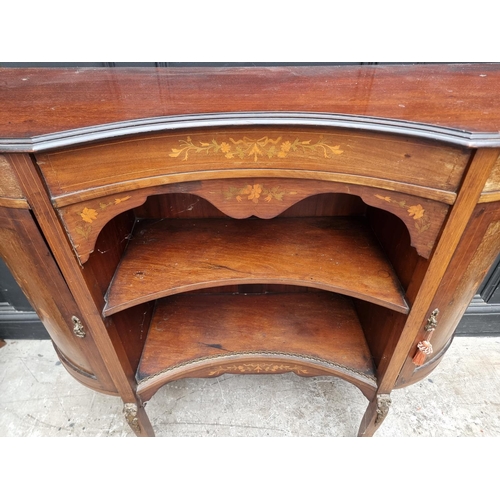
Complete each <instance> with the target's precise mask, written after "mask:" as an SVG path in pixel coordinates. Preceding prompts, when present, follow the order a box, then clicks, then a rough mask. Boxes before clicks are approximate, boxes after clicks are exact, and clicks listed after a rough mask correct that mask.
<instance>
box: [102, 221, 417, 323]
mask: <svg viewBox="0 0 500 500" xmlns="http://www.w3.org/2000/svg"><path fill="white" fill-rule="evenodd" d="M254 283H265V284H286V285H297V286H308V287H312V288H318V289H324V290H328V291H332V292H337V293H342V294H345V295H349V296H352V297H356V298H361V299H363V300H367V301H370V302H373V303H375V304H378V305H381V306H384V307H387V308H389V309H393V310H395V311H398V312H401V313H407V312H408V306H407V304H406V301H405V299H404V292H403V289H402V286H401V285H400V283H399V281H398V278H397V276H396V274H395V272H394V270H393V268H392V266H391V265H390V263H389V261H388V260H387V258H386V256H385V255H384V253H383V251H382V249H381V248H380V246H379V244H378V242H377V240H376V239H375V237H374V235H373V234H372V232H371V230H370V228H369V227H368V225H367V224H366V222H365V220H364V218H357V217H304V218H276V219H272V220H260V219H254V218H251V219H245V220H234V219H189V220H188V219H185V220H183V219H164V220H154V221H151V220H144V221H140V222H138V223H137V224H136V227H135V228H134V232H133V234H132V236H131V238H130V242H129V244H128V247H127V249H126V251H125V253H124V255H123V258H122V260H121V262H120V264H119V265H118V268H117V270H116V273H115V276H114V278H113V280H112V282H111V284H110V287H109V289H108V292H107V294H106V305H105V308H104V315H105V316H109V315H111V314H113V313H116V312H118V311H121V310H124V309H126V308H129V307H132V306H135V305H137V304H140V303H143V302H147V301H151V300H155V299H158V298H160V297H165V296H168V295H173V294H177V293H182V292H187V291H191V290H197V289H202V288H211V287H217V286H226V285H234V284H254Z"/></svg>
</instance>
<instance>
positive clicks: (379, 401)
mask: <svg viewBox="0 0 500 500" xmlns="http://www.w3.org/2000/svg"><path fill="white" fill-rule="evenodd" d="M390 406H391V396H390V395H389V394H377V395H376V396H375V398H374V399H372V401H370V404H369V405H368V408H367V409H366V411H365V414H364V415H363V420H361V425H360V426H359V431H358V437H371V436H373V434H375V432H376V430H377V429H378V428H379V427H380V425H381V424H382V422H383V421H384V419H385V417H386V416H387V414H388V413H389V408H390Z"/></svg>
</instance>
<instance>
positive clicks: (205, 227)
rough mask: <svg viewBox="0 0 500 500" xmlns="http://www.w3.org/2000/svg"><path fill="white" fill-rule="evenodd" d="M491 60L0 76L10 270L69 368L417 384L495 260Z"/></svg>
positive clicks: (498, 110)
mask: <svg viewBox="0 0 500 500" xmlns="http://www.w3.org/2000/svg"><path fill="white" fill-rule="evenodd" d="M499 131H500V65H498V64H470V65H428V66H427V65H418V66H412V65H408V66H405V65H403V66H386V67H384V66H375V67H374V66H369V67H367V66H357V67H346V66H341V67H331V66H330V67H321V66H315V67H269V68H266V67H260V68H154V69H152V68H142V69H140V68H115V69H108V68H102V69H88V68H87V69H76V68H66V69H0V257H1V258H2V259H3V260H4V261H5V262H6V264H7V266H8V267H9V269H10V270H11V271H12V273H13V275H14V277H15V278H16V280H17V281H18V283H19V284H20V286H21V288H22V289H23V291H24V292H25V294H26V295H27V297H28V298H29V300H30V302H31V303H32V305H33V307H34V309H35V310H36V312H37V314H38V315H39V317H40V318H41V320H42V321H43V323H44V325H45V327H46V329H47V331H48V332H49V333H50V335H51V338H52V341H53V344H54V347H55V349H56V351H57V354H58V356H59V358H60V360H61V362H62V363H63V365H64V366H65V367H66V369H67V371H68V372H69V373H70V374H71V375H72V376H73V377H75V378H76V379H77V380H78V381H80V382H81V383H82V384H84V385H86V386H87V387H89V388H91V389H94V390H96V391H100V392H102V393H106V394H110V395H115V396H118V397H120V398H121V399H122V400H123V404H124V415H125V418H126V419H127V421H128V423H129V424H130V426H131V428H132V429H133V431H134V432H135V433H136V434H137V435H138V436H152V435H154V432H153V428H152V426H151V423H150V421H149V418H148V416H147V414H146V412H145V409H144V404H145V402H147V401H148V400H149V399H150V398H151V397H153V396H154V394H155V392H156V391H157V390H158V389H159V388H160V387H161V386H163V385H164V384H167V383H168V382H171V381H173V380H176V379H180V378H184V377H217V376H219V375H221V374H224V373H232V374H259V373H266V374H273V373H285V372H294V373H295V374H297V375H300V376H305V377H310V376H335V377H340V378H342V379H344V380H346V381H348V382H350V383H352V384H354V385H355V386H356V387H357V388H359V390H360V391H361V392H362V393H363V394H364V395H365V396H366V398H367V401H368V402H367V409H366V412H365V415H364V417H363V419H362V421H361V424H360V427H359V435H360V436H371V435H373V433H374V432H375V431H376V430H377V428H378V427H379V426H380V425H381V423H382V421H383V420H384V418H385V416H386V415H387V413H388V411H389V408H390V405H391V398H390V395H391V392H392V390H393V389H397V388H400V387H403V386H407V385H410V384H413V383H415V382H417V381H419V380H421V379H422V378H423V377H425V376H427V375H428V374H429V373H430V372H431V371H432V370H434V368H435V367H436V366H437V365H438V363H439V362H440V360H441V359H442V357H443V355H444V354H445V352H446V350H447V348H448V347H449V345H450V343H451V340H452V336H453V332H454V330H455V328H456V326H457V324H458V322H459V320H460V318H461V317H462V315H463V313H464V311H465V309H466V307H467V305H468V304H469V302H470V300H471V299H472V297H473V296H474V293H475V291H476V289H477V288H478V286H479V285H480V283H481V281H482V279H483V277H484V276H485V274H486V273H487V272H488V270H489V268H490V266H491V265H492V263H493V262H494V261H495V259H496V258H497V256H498V254H499V252H500V160H499V152H500V132H499Z"/></svg>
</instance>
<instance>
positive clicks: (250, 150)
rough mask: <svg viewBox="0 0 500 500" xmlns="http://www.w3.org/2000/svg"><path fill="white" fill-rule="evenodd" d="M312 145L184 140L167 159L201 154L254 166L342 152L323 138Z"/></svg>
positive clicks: (264, 139) (264, 140) (297, 141)
mask: <svg viewBox="0 0 500 500" xmlns="http://www.w3.org/2000/svg"><path fill="white" fill-rule="evenodd" d="M311 142H312V140H311V139H309V140H306V141H302V140H300V139H298V138H296V139H295V140H293V141H290V140H284V139H283V138H282V137H278V138H276V139H271V138H269V137H267V136H266V137H261V138H260V139H251V138H248V137H244V138H243V139H239V140H236V139H233V138H229V139H228V142H225V141H222V142H218V141H216V140H215V139H212V140H211V141H210V142H203V141H193V140H192V139H191V137H187V139H186V140H179V148H172V152H171V153H170V154H169V156H171V157H172V158H178V157H181V158H182V159H183V160H187V159H188V158H189V155H190V154H200V153H204V154H206V155H220V156H224V157H225V158H228V159H231V158H239V159H240V160H243V159H245V158H246V157H253V161H254V162H257V161H259V159H260V158H261V157H262V158H264V157H267V158H269V159H271V158H287V157H288V156H304V155H306V154H316V155H317V154H320V155H322V156H323V157H324V158H331V157H332V156H335V155H341V154H342V153H343V152H344V151H342V150H341V149H340V146H339V145H336V146H331V145H330V144H328V143H327V142H326V141H325V139H324V137H323V136H322V135H320V136H319V139H318V141H317V142H315V143H313V144H311Z"/></svg>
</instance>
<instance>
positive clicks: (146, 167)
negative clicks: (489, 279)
mask: <svg viewBox="0 0 500 500" xmlns="http://www.w3.org/2000/svg"><path fill="white" fill-rule="evenodd" d="M467 159H468V152H466V151H465V150H462V149H461V148H457V147H451V146H443V145H439V147H438V146H436V145H435V144H434V143H427V141H425V140H423V139H418V140H417V139H413V140H408V139H404V138H402V137H400V136H391V135H388V134H380V133H374V132H360V131H355V132H354V131H342V130H340V131H331V130H324V131H321V129H320V130H318V129H317V128H300V129H297V128H282V129H280V128H274V127H273V128H263V127H261V128H258V129H239V128H234V129H233V128H230V129H225V130H220V129H211V130H203V129H202V130H197V131H195V130H192V131H190V132H189V133H186V132H175V133H162V134H155V135H149V136H143V137H140V138H133V139H121V140H119V141H118V140H115V141H111V142H107V143H103V144H95V145H91V146H85V147H79V148H73V149H66V150H63V151H58V152H54V153H47V154H39V155H37V161H38V164H39V166H40V168H41V170H42V172H43V174H44V177H45V179H46V181H47V184H48V186H49V189H50V192H51V195H52V197H53V199H54V202H55V204H56V206H58V207H62V206H64V205H68V204H71V203H74V202H77V201H83V200H84V199H90V198H93V197H97V196H103V195H109V194H118V193H121V192H123V191H124V190H127V191H128V190H131V189H138V188H144V187H151V186H158V185H163V184H167V183H168V184H170V183H175V182H185V181H191V180H208V179H217V178H222V177H224V178H226V179H227V178H243V177H269V176H272V177H282V178H300V179H317V180H329V181H336V182H346V183H351V184H358V185H371V186H374V187H379V188H386V189H390V190H398V191H402V192H406V193H408V194H416V195H422V196H426V197H429V198H431V199H435V200H438V201H445V202H447V203H453V201H454V194H453V193H454V192H455V190H456V188H457V186H458V184H459V180H460V176H461V173H462V171H463V169H464V168H465V165H466V163H467ZM242 187H243V188H245V187H246V186H242Z"/></svg>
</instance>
